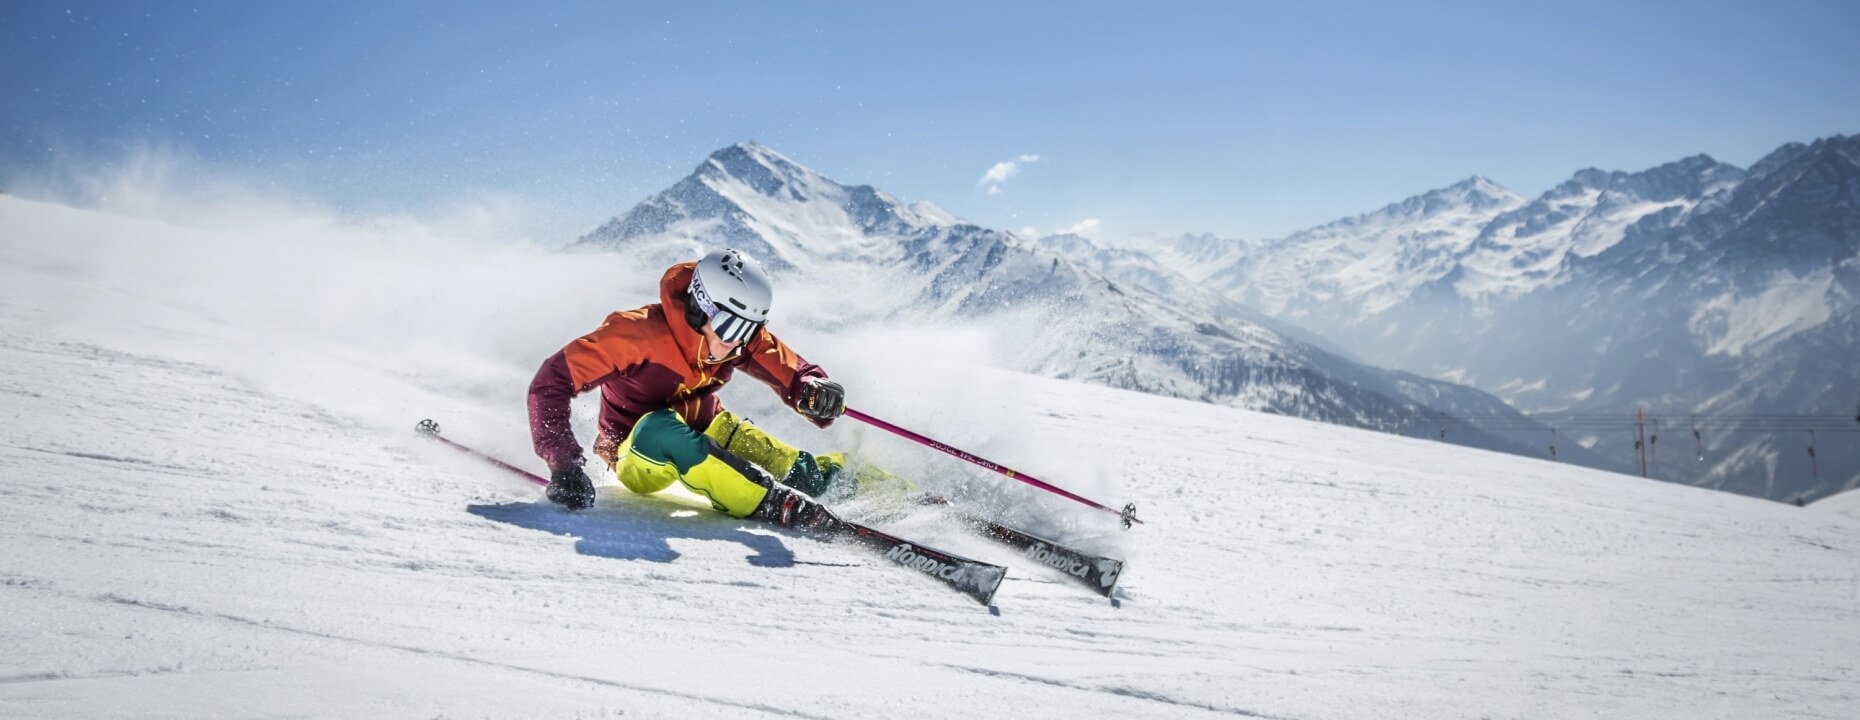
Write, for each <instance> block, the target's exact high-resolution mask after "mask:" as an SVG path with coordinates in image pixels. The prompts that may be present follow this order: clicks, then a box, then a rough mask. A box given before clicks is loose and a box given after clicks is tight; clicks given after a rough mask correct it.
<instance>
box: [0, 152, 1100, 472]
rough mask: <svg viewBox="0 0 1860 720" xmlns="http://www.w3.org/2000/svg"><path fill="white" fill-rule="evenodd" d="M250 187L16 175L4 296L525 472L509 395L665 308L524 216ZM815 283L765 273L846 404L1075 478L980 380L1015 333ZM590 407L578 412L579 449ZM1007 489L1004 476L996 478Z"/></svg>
mask: <svg viewBox="0 0 1860 720" xmlns="http://www.w3.org/2000/svg"><path fill="white" fill-rule="evenodd" d="M263 187H264V185H263V184H261V183H258V182H253V181H251V180H249V179H245V178H242V177H239V176H238V175H237V174H235V173H228V172H224V171H216V170H213V169H210V168H206V167H204V166H203V165H201V164H200V163H197V162H195V161H193V160H192V159H190V158H188V157H187V156H186V155H185V154H183V153H177V152H172V151H167V150H161V149H148V150H144V151H138V152H135V153H131V154H127V155H125V156H123V157H121V158H117V159H114V160H112V161H109V162H100V163H95V164H92V165H90V166H88V167H84V166H79V165H66V166H64V167H62V168H60V169H59V170H58V171H57V172H56V173H48V174H46V175H43V176H41V177H39V178H36V179H35V181H34V182H14V183H10V184H9V190H10V191H11V192H12V193H13V196H10V197H9V196H0V203H4V204H5V208H4V209H5V211H6V215H7V217H8V218H9V219H18V220H20V221H19V222H13V223H12V224H10V225H9V226H8V227H7V231H6V232H5V233H4V238H0V256H4V257H5V259H7V260H8V261H9V262H8V263H7V264H6V265H5V266H4V267H5V270H4V274H3V276H0V284H5V285H8V286H10V287H12V288H17V290H15V296H17V297H22V298H23V299H24V304H25V305H27V306H29V307H33V308H35V309H37V310H39V311H42V312H45V313H48V314H50V315H52V316H54V317H57V318H59V323H58V324H59V326H60V328H61V330H62V331H63V332H64V333H65V334H68V336H69V337H71V338H73V339H75V340H76V341H79V342H82V341H83V340H82V339H83V338H84V337H87V336H89V337H108V338H110V339H111V346H112V347H121V348H126V349H130V350H133V351H135V352H145V353H149V354H152V355H158V356H163V357H168V358H172V359H176V360H181V361H187V362H194V363H200V364H205V365H210V366H213V367H220V368H226V369H228V370H230V371H231V372H233V373H234V374H235V375H237V376H238V377H239V378H240V379H241V380H243V381H245V382H247V383H250V384H251V385H252V386H254V387H256V388H258V389H260V390H263V391H264V392H267V393H271V394H275V395H278V396H281V397H285V398H289V399H292V400H297V401H301V402H305V403H308V404H310V405H313V406H315V407H318V408H321V409H322V410H323V411H325V412H327V413H329V414H330V415H331V416H333V417H337V418H342V419H343V420H344V422H352V423H359V424H361V425H364V426H367V427H372V428H377V429H380V430H382V431H384V432H392V433H399V432H401V431H404V430H405V429H406V428H408V427H411V425H412V423H413V422H414V421H416V420H419V419H420V418H422V417H427V416H434V417H439V418H442V419H448V420H451V421H452V422H453V424H455V425H457V426H458V427H461V428H470V431H471V432H472V433H473V434H474V436H475V437H476V438H478V439H479V440H480V442H481V444H484V445H485V449H487V450H490V451H492V452H495V453H497V454H500V455H502V456H505V457H509V458H512V459H516V460H518V461H519V462H522V461H525V460H527V459H529V458H530V456H531V451H530V448H529V447H528V439H529V435H528V429H527V425H526V420H527V416H526V414H525V410H524V394H525V392H526V390H527V388H528V384H529V380H530V377H531V374H532V373H534V372H535V369H536V367H537V365H538V364H539V363H540V362H541V361H542V360H543V359H544V358H545V357H547V356H548V355H549V354H551V353H553V352H555V351H556V350H557V349H559V348H561V347H562V346H563V345H564V344H566V343H567V342H568V341H570V340H571V339H573V338H575V337H577V336H580V335H582V334H585V333H587V332H589V331H591V330H593V329H595V328H596V327H598V326H599V325H600V323H601V322H602V320H603V319H604V318H605V317H606V315H607V314H608V313H610V312H613V311H615V310H624V309H630V308H634V307H638V306H640V305H644V304H647V303H651V302H656V301H657V299H658V280H659V276H660V270H661V269H662V268H661V267H658V266H656V265H655V266H652V267H641V266H639V265H638V264H637V263H631V262H629V258H628V257H627V256H625V255H623V254H615V253H577V252H561V251H559V250H558V249H556V248H554V247H552V246H548V245H541V244H536V243H532V242H529V241H527V240H522V239H519V238H521V237H522V231H521V224H522V219H523V218H524V213H523V210H522V208H521V206H520V205H518V204H515V203H510V202H503V201H496V200H489V201H481V202H458V203H455V204H452V205H450V206H447V207H445V208H443V209H440V210H438V211H435V212H433V213H431V214H430V215H387V216H355V215H352V214H344V213H341V212H337V211H335V210H332V209H330V208H327V207H323V206H321V205H319V204H317V203H315V202H310V201H307V200H304V199H302V198H299V197H292V196H289V195H286V194H284V193H281V192H268V191H265V190H263V189H262V188H263ZM23 198H35V199H32V200H29V199H23ZM80 208H82V209H80ZM90 210H95V211H97V212H92V211H90ZM25 268H52V269H53V270H52V271H51V272H37V271H33V272H28V271H25V270H24V269H25ZM826 275H829V276H837V277H844V278H849V280H847V282H852V283H853V286H849V285H848V284H847V282H842V283H840V284H838V285H835V286H832V287H827V286H824V285H820V284H817V283H811V282H809V277H807V276H801V275H793V276H789V277H781V276H779V275H778V277H777V280H778V282H780V283H781V287H780V293H779V295H778V297H777V300H776V306H775V311H774V314H773V321H774V328H775V329H776V331H777V332H778V333H779V334H780V335H781V336H782V337H783V339H784V340H786V341H787V342H789V343H790V344H791V345H793V346H794V347H795V348H797V350H799V351H800V352H801V353H803V355H804V356H805V357H807V358H809V359H810V360H814V361H816V362H819V363H820V364H821V365H822V366H824V367H826V368H827V369H828V371H829V372H830V373H831V374H832V375H833V376H834V377H835V378H838V379H840V380H841V381H842V382H843V383H844V384H845V385H846V387H847V388H848V394H849V399H850V401H851V404H852V405H853V406H854V407H858V408H861V409H866V410H869V411H870V412H873V413H874V414H876V415H878V416H879V417H883V418H886V419H889V420H892V421H894V422H897V423H899V424H902V425H904V426H905V427H911V428H915V429H918V430H920V431H922V432H925V433H926V434H929V435H931V436H932V437H938V438H939V439H943V440H946V441H947V442H950V443H952V444H955V445H957V446H958V447H963V448H966V449H970V450H972V451H974V452H978V453H981V454H983V455H984V456H988V457H991V458H996V459H998V460H999V461H1001V462H1003V463H1006V464H1008V465H1010V466H1013V467H1019V468H1024V469H1026V470H1027V471H1028V472H1032V473H1035V474H1036V475H1037V476H1041V477H1047V476H1048V475H1053V476H1054V477H1056V478H1057V479H1056V480H1055V481H1056V482H1060V483H1061V484H1066V483H1067V482H1068V481H1071V480H1074V479H1075V478H1074V477H1073V473H1071V472H1069V471H1070V470H1072V469H1073V468H1072V467H1071V466H1067V465H1064V464H1062V463H1065V462H1067V461H1068V459H1069V458H1067V457H1062V454H1063V453H1061V452H1060V450H1061V449H1063V448H1066V447H1067V445H1066V444H1065V443H1063V442H1042V443H1033V442H1030V441H1029V440H1030V439H1029V438H1028V437H1027V436H1026V435H1025V434H1024V433H1022V432H1020V431H1018V430H1017V428H1020V427H1023V426H1025V425H1027V422H1026V420H1027V419H1028V415H1029V414H1030V411H1029V410H1028V409H1027V408H1026V407H1025V406H1024V404H1022V403H1019V402H1017V401H1016V400H1015V392H1014V388H1015V387H1016V385H1017V384H1018V381H1017V380H1016V379H1015V378H1016V377H1018V376H1015V375H1012V374H1009V373H1004V372H991V371H988V370H986V369H985V368H988V367H1003V366H1007V365H1010V362H1009V361H1008V359H1006V358H1003V357H1000V356H998V352H999V351H1000V349H1002V348H1007V349H1010V350H1013V349H1017V348H1018V346H1017V345H1016V343H1015V342H1014V341H1013V338H1011V337H1004V334H1005V333H1009V332H1013V331H1009V330H1003V329H989V330H985V331H984V330H977V329H974V328H972V327H965V326H964V325H963V324H961V323H958V322H955V321H947V322H941V323H932V322H930V321H928V320H924V319H922V318H908V317H906V316H905V315H903V314H895V313H886V314H881V315H876V316H873V315H867V316H858V315H856V314H855V311H857V310H858V309H859V307H865V308H867V309H870V306H871V304H872V303H873V302H874V299H875V298H883V297H885V295H884V290H883V288H880V287H867V286H865V285H862V284H858V283H857V282H856V281H854V280H852V279H851V278H856V277H857V273H854V272H852V271H851V270H848V271H846V272H844V273H830V272H829V273H826ZM94 288H106V290H105V291H102V292H99V291H97V290H95V289H94ZM849 303H850V305H849ZM125 304H133V305H135V306H136V310H135V312H124V310H125V308H124V305H125ZM151 308H159V310H152V309H151ZM739 379H740V380H741V382H736V383H732V384H731V386H730V388H729V389H728V390H727V391H726V393H725V398H726V402H728V403H729V405H730V407H732V408H735V409H739V410H740V411H742V412H744V413H745V414H747V415H749V416H751V417H752V418H754V419H755V420H756V421H757V422H759V423H762V424H764V425H766V426H769V427H770V429H771V430H773V431H774V432H776V434H777V435H780V436H782V437H788V438H794V439H795V440H796V442H798V443H800V444H802V445H803V446H804V447H810V448H819V449H838V448H847V449H853V450H857V451H859V454H861V455H863V456H865V457H867V458H868V459H869V460H871V461H873V462H876V463H879V464H881V465H884V466H886V467H891V468H896V469H898V470H899V471H900V472H907V473H910V474H912V475H922V476H923V479H924V480H925V483H926V484H927V485H937V484H939V483H943V484H944V485H945V486H954V485H958V484H976V483H977V480H976V478H977V477H979V476H984V475H986V473H985V472H982V471H979V470H977V469H975V468H968V467H966V466H964V465H963V464H962V463H960V462H959V461H955V460H953V459H950V458H946V457H943V456H940V455H938V454H936V453H934V452H933V451H930V450H927V449H923V448H919V447H917V446H915V445H912V444H911V443H909V442H907V441H905V440H903V439H900V438H895V437H892V436H889V435H887V434H884V433H883V432H882V431H878V430H876V429H874V428H870V427H865V426H863V425H861V424H859V423H856V422H854V421H851V420H845V421H842V422H840V423H838V424H836V426H835V427H834V428H833V429H832V431H831V433H829V434H822V433H820V432H819V431H817V430H815V429H814V428H813V427H812V426H811V425H808V424H806V423H805V422H803V421H801V420H800V419H799V418H798V417H797V416H795V414H794V413H793V412H790V411H788V410H786V409H785V408H782V407H780V406H779V405H778V404H777V401H776V399H775V397H774V396H773V394H772V393H770V392H768V389H767V388H765V387H763V386H762V385H761V384H760V383H758V382H755V381H754V380H752V379H749V378H747V377H746V376H739ZM927 397H934V398H936V401H935V402H925V401H923V399H924V398H927ZM592 409H593V403H592V402H590V401H588V400H587V399H586V398H584V399H582V400H581V401H579V402H578V403H577V410H578V414H577V423H578V434H579V435H580V437H581V438H582V439H583V440H584V441H585V440H588V439H589V438H590V437H591V434H590V433H591V432H592V428H591V425H592V417H591V410H592ZM1085 478H1086V476H1084V475H1078V476H1077V478H1076V479H1078V480H1081V481H1082V480H1084V479H1085ZM1003 485H1013V483H1011V481H1000V482H995V481H994V480H990V481H989V485H988V486H987V487H991V488H993V487H994V486H1003ZM1068 487H1072V486H1071V485H1068ZM1075 489H1080V490H1081V491H1083V489H1082V488H1075ZM997 490H999V488H994V489H992V490H987V492H994V491H997ZM1019 491H1020V489H1019V488H1013V492H1019ZM1014 497H1019V496H1014Z"/></svg>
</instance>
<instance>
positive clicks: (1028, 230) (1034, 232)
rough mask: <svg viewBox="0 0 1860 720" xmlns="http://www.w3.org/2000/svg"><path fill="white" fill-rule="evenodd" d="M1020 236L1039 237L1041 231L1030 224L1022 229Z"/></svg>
mask: <svg viewBox="0 0 1860 720" xmlns="http://www.w3.org/2000/svg"><path fill="white" fill-rule="evenodd" d="M1020 236H1021V237H1029V238H1037V237H1039V236H1040V231H1039V229H1038V228H1035V227H1034V226H1032V225H1028V226H1027V227H1024V228H1021V229H1020Z"/></svg>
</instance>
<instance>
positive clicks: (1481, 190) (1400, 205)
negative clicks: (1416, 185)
mask: <svg viewBox="0 0 1860 720" xmlns="http://www.w3.org/2000/svg"><path fill="white" fill-rule="evenodd" d="M1523 204H1524V196H1522V195H1519V194H1517V193H1515V192H1512V191H1511V190H1510V189H1508V188H1506V187H1504V186H1503V185H1499V184H1498V183H1495V182H1492V181H1491V180H1489V179H1486V178H1485V177H1484V176H1480V175H1474V176H1472V177H1469V178H1467V179H1465V180H1461V181H1459V182H1457V183H1454V184H1452V185H1448V186H1446V187H1443V188H1437V189H1434V190H1429V191H1427V192H1424V193H1421V194H1419V195H1415V196H1413V197H1410V198H1407V199H1405V200H1401V201H1398V202H1394V203H1390V204H1388V205H1386V206H1384V207H1382V208H1381V209H1379V210H1376V211H1374V212H1369V213H1364V214H1362V215H1357V216H1354V217H1349V218H1345V219H1343V220H1339V221H1337V222H1335V223H1331V224H1330V225H1324V226H1320V227H1318V228H1314V229H1312V230H1308V231H1304V232H1307V233H1314V234H1321V233H1324V232H1326V230H1335V229H1337V228H1340V227H1361V226H1390V225H1392V224H1393V225H1407V224H1410V223H1416V222H1427V221H1429V220H1431V219H1433V218H1438V217H1441V216H1445V215H1475V216H1486V217H1489V216H1490V215H1494V214H1497V213H1499V212H1503V211H1506V210H1510V209H1512V208H1516V207H1518V206H1521V205H1523ZM1299 234H1302V233H1299ZM1297 236H1298V234H1294V235H1293V237H1297ZM1288 239H1289V238H1288Z"/></svg>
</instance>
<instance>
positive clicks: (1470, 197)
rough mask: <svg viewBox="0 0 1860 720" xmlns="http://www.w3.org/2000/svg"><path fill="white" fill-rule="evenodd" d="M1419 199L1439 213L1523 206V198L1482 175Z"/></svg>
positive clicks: (1430, 192) (1434, 191) (1426, 194)
mask: <svg viewBox="0 0 1860 720" xmlns="http://www.w3.org/2000/svg"><path fill="white" fill-rule="evenodd" d="M1420 197H1422V198H1425V199H1426V200H1428V201H1430V202H1429V204H1430V205H1432V208H1431V209H1432V210H1433V211H1434V212H1440V211H1443V210H1447V209H1452V208H1457V207H1463V208H1470V209H1473V210H1488V209H1491V208H1496V207H1505V208H1513V207H1517V206H1519V205H1522V204H1524V196H1522V195H1519V194H1517V193H1515V192H1512V191H1511V189H1510V188H1507V187H1505V186H1503V185H1500V184H1498V183H1495V182H1492V180H1490V179H1488V178H1486V177H1485V176H1483V175H1474V176H1472V177H1469V178H1466V179H1465V180H1461V181H1459V182H1456V183H1454V184H1452V185H1448V186H1447V187H1444V188H1440V189H1438V190H1433V191H1429V192H1427V193H1424V194H1422V195H1421V196H1420Z"/></svg>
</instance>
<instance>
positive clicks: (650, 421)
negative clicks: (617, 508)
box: [614, 410, 774, 517]
mask: <svg viewBox="0 0 1860 720" xmlns="http://www.w3.org/2000/svg"><path fill="white" fill-rule="evenodd" d="M620 453H621V454H620V462H619V464H618V465H617V466H616V467H615V468H614V472H615V474H616V475H618V476H619V479H620V483H621V484H622V485H625V486H626V487H627V489H629V490H632V491H634V492H638V493H654V492H658V491H660V490H664V489H665V488H667V487H670V486H671V484H672V483H673V482H674V481H676V482H681V483H683V484H684V486H685V487H686V488H687V489H689V490H690V491H691V492H694V493H697V494H699V495H702V496H704V497H705V498H708V499H709V500H710V503H711V506H712V507H715V508H717V509H718V510H721V511H723V512H725V513H728V514H730V515H732V516H735V517H746V516H748V515H749V514H750V513H752V512H754V511H755V509H756V507H757V506H759V505H761V504H762V499H763V498H764V497H765V496H767V495H768V491H769V488H770V487H772V486H773V484H774V479H773V478H771V477H769V476H768V475H767V474H766V473H764V472H763V471H761V470H760V469H758V468H756V467H754V466H752V465H751V464H750V463H748V462H746V461H744V460H743V459H742V458H739V457H736V456H734V455H732V454H731V453H729V452H728V451H725V450H724V449H723V448H722V447H721V446H719V445H718V444H717V443H716V442H715V441H713V440H711V439H710V438H709V437H706V436H705V435H704V434H703V433H700V432H698V431H696V430H694V429H692V427H691V426H690V425H687V424H685V421H684V419H683V418H681V417H679V416H678V414H677V413H674V412H672V411H671V410H658V411H654V412H650V413H647V414H646V415H645V417H642V418H640V419H639V422H638V423H637V424H635V425H634V426H633V432H632V433H631V434H629V435H628V436H627V439H626V442H625V443H623V444H622V446H621V448H620Z"/></svg>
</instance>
